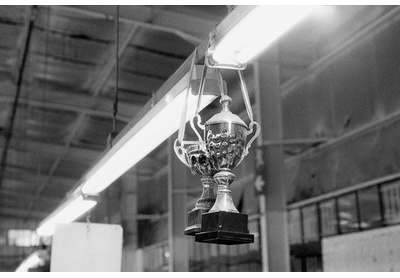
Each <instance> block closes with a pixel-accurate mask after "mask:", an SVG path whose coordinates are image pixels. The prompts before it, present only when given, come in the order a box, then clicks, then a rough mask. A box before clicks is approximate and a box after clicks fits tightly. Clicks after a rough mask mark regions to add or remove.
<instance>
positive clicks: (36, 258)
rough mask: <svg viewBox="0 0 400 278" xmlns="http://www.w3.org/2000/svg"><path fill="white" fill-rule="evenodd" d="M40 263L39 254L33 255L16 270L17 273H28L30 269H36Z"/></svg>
mask: <svg viewBox="0 0 400 278" xmlns="http://www.w3.org/2000/svg"><path fill="white" fill-rule="evenodd" d="M39 263H40V258H39V256H38V254H37V253H33V254H31V255H30V256H29V257H28V258H26V259H25V260H24V261H23V262H22V263H21V265H20V266H19V267H18V268H17V269H16V270H15V272H28V271H29V269H30V268H33V267H35V266H36V265H38V264H39Z"/></svg>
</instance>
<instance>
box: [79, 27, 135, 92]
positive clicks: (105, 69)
mask: <svg viewBox="0 0 400 278" xmlns="http://www.w3.org/2000/svg"><path fill="white" fill-rule="evenodd" d="M119 29H120V31H116V32H118V33H120V34H119V36H121V39H119V42H118V55H117V54H116V45H115V43H114V45H112V46H111V47H109V48H108V49H107V53H105V55H103V57H104V59H103V60H102V61H100V62H99V63H98V64H97V67H96V68H95V69H94V71H93V72H92V74H91V75H90V76H89V77H88V79H87V80H86V82H85V84H84V86H83V87H84V88H85V89H87V90H88V91H90V92H91V93H92V94H93V95H94V96H97V95H98V94H99V92H100V91H101V89H102V88H103V87H104V84H105V83H106V82H107V80H108V79H109V77H110V74H111V72H112V70H113V69H114V68H115V65H116V62H117V57H116V56H118V59H119V58H120V57H121V56H122V54H123V53H124V51H125V49H126V47H127V46H128V44H129V42H130V41H131V40H132V39H133V38H134V37H135V35H136V34H137V31H138V27H133V28H121V27H119ZM117 70H119V69H117Z"/></svg>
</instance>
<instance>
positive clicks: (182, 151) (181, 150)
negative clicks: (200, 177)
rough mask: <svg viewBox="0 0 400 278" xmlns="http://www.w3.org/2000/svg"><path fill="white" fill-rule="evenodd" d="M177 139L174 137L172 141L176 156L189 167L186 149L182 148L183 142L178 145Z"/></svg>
mask: <svg viewBox="0 0 400 278" xmlns="http://www.w3.org/2000/svg"><path fill="white" fill-rule="evenodd" d="M178 143H179V140H178V139H176V140H175V142H174V151H175V154H176V156H177V157H178V158H179V159H180V161H182V163H183V164H185V165H186V166H187V167H189V168H190V166H189V163H188V161H187V159H186V157H187V156H186V151H185V149H184V148H183V144H182V145H181V146H178Z"/></svg>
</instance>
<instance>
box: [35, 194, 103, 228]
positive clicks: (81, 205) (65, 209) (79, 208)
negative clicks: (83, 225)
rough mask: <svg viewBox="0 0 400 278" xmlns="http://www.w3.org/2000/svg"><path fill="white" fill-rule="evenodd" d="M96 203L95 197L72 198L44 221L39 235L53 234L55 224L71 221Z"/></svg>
mask: <svg viewBox="0 0 400 278" xmlns="http://www.w3.org/2000/svg"><path fill="white" fill-rule="evenodd" d="M96 204H97V201H96V200H94V199H93V198H87V197H84V196H82V195H79V196H76V197H73V198H70V199H69V200H68V201H67V202H65V203H64V204H63V205H62V206H60V207H59V208H58V209H56V210H55V211H54V212H53V213H52V214H50V215H49V216H48V217H47V218H46V219H45V220H44V221H42V223H41V225H40V226H39V228H38V229H37V230H36V232H37V234H38V235H39V236H51V235H53V234H54V228H55V224H57V223H70V222H72V221H74V220H75V219H77V218H78V217H79V216H81V215H83V214H84V213H86V212H88V211H89V210H90V209H91V208H93V207H94V206H95V205H96Z"/></svg>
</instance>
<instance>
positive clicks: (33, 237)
mask: <svg viewBox="0 0 400 278" xmlns="http://www.w3.org/2000/svg"><path fill="white" fill-rule="evenodd" d="M7 238H8V245H13V246H21V247H29V246H38V245H39V237H38V235H37V234H36V232H35V231H32V230H8V234H7Z"/></svg>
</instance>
